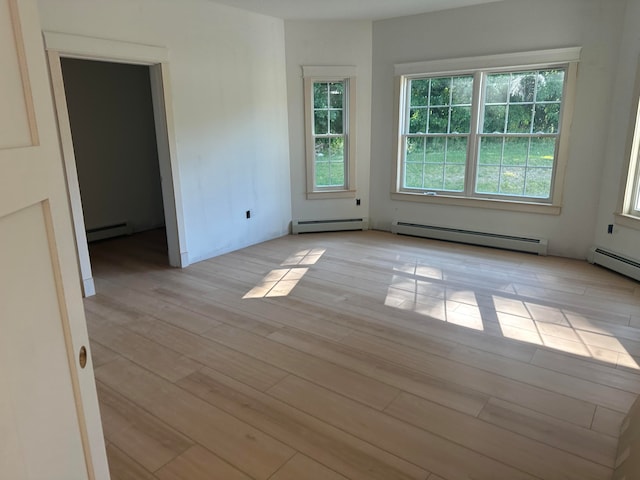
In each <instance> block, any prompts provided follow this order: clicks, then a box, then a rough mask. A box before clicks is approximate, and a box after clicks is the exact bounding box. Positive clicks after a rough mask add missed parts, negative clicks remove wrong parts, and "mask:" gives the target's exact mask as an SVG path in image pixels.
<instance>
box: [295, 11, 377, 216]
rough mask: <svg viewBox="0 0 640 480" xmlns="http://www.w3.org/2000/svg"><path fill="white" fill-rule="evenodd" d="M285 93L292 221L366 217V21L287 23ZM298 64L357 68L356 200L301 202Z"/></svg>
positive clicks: (368, 45) (302, 166)
mask: <svg viewBox="0 0 640 480" xmlns="http://www.w3.org/2000/svg"><path fill="white" fill-rule="evenodd" d="M285 38H286V55H287V91H288V99H289V149H290V152H291V195H292V198H291V203H292V214H293V216H292V218H294V219H296V220H326V219H335V218H360V217H368V216H369V176H370V172H369V166H370V152H371V150H370V148H371V59H372V55H371V48H372V45H371V40H372V39H371V22H356V21H344V22H329V21H326V22H324V21H318V22H309V21H287V22H285ZM302 65H323V66H326V65H354V66H356V67H357V79H356V83H357V92H356V102H357V117H356V122H357V126H356V144H357V145H356V149H357V158H356V189H357V193H356V198H360V199H361V205H360V206H356V202H355V199H353V198H342V199H321V200H307V198H306V189H307V185H306V163H305V132H304V92H303V82H302Z"/></svg>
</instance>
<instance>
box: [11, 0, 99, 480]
mask: <svg viewBox="0 0 640 480" xmlns="http://www.w3.org/2000/svg"><path fill="white" fill-rule="evenodd" d="M0 66H1V67H0V478H2V479H7V480H23V479H24V480H83V479H96V480H106V479H108V478H109V473H108V468H107V464H106V456H105V453H104V439H103V437H102V428H101V425H100V415H99V412H98V403H97V398H96V393H95V381H94V378H93V370H92V366H91V359H90V354H89V352H88V347H89V344H88V339H87V332H86V324H85V319H84V311H83V308H82V299H81V295H80V283H79V276H78V267H77V260H76V257H75V248H74V239H73V234H72V227H71V222H70V213H69V205H68V201H67V194H66V188H65V181H64V173H63V167H62V161H61V155H60V147H59V141H58V134H57V127H56V124H55V117H54V115H53V105H52V100H51V93H50V86H49V81H48V76H47V69H46V64H45V57H44V49H43V44H42V34H41V32H40V24H39V19H38V11H37V8H36V4H35V0H0ZM83 348H84V350H83ZM84 351H86V352H87V357H88V359H87V363H86V365H85V367H84V368H82V366H81V364H84V361H83V357H84Z"/></svg>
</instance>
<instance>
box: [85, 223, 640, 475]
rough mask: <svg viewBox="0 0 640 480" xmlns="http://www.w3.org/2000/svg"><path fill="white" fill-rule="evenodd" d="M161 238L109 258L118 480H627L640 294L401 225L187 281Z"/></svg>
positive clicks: (104, 301)
mask: <svg viewBox="0 0 640 480" xmlns="http://www.w3.org/2000/svg"><path fill="white" fill-rule="evenodd" d="M159 241H160V243H158V242H159ZM161 243H162V237H161V235H159V234H158V232H151V233H147V234H143V235H138V236H134V237H130V238H126V239H118V240H114V241H109V242H103V243H99V244H96V245H94V246H93V247H92V251H91V255H92V262H93V268H94V275H95V278H96V284H97V291H98V294H97V295H96V296H95V297H92V298H89V299H86V302H85V306H86V312H87V321H88V326H89V333H90V337H91V349H92V354H93V360H94V368H95V374H96V379H97V382H98V394H99V398H100V406H101V412H102V418H103V425H104V431H105V437H106V440H107V453H108V457H109V462H110V466H111V472H112V478H113V479H114V480H131V479H160V480H177V479H180V480H205V479H206V480H211V479H220V480H248V479H257V480H265V479H271V480H344V479H357V480H372V479H377V480H393V479H421V480H425V479H428V480H441V479H446V480H454V479H487V480H496V479H497V480H501V479H504V480H515V479H533V478H537V479H551V480H556V479H565V478H566V479H576V480H590V479H593V480H596V479H609V478H610V477H611V473H612V467H613V466H614V460H615V449H616V445H617V436H618V431H619V428H620V423H621V421H622V418H623V416H624V414H625V413H626V412H627V410H628V409H629V408H630V406H631V404H632V403H633V401H634V400H635V398H636V396H637V395H638V394H639V393H640V370H638V364H640V284H639V283H637V282H634V281H632V280H629V279H627V278H624V277H622V276H618V275H617V274H614V273H612V272H609V271H606V270H604V269H602V268H599V267H595V266H592V265H589V264H588V263H586V262H580V261H573V260H567V259H559V258H552V257H546V258H545V257H537V256H532V255H526V254H519V253H513V252H505V251H498V250H491V249H483V248H476V247H470V246H461V245H455V244H449V243H442V242H434V241H429V240H425V239H416V238H409V237H399V236H394V235H391V234H388V233H383V232H353V233H333V234H311V235H300V236H289V237H284V238H281V239H278V240H274V241H271V242H267V243H264V244H260V245H256V246H253V247H250V248H246V249H244V250H241V251H237V252H235V253H231V254H228V255H224V256H221V257H218V258H215V259H212V260H208V261H205V262H201V263H197V264H194V265H192V266H190V267H188V268H186V269H184V270H179V269H170V268H168V267H166V266H164V263H166V260H165V258H166V253H165V252H164V251H163V248H162V247H161V246H158V245H161ZM636 362H637V363H636Z"/></svg>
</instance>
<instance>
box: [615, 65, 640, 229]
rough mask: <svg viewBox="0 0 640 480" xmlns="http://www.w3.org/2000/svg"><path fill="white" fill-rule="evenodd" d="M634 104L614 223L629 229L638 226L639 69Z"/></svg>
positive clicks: (639, 206)
mask: <svg viewBox="0 0 640 480" xmlns="http://www.w3.org/2000/svg"><path fill="white" fill-rule="evenodd" d="M637 77H638V80H637V83H638V85H636V93H635V102H634V107H635V109H634V112H633V113H634V114H635V116H634V117H633V120H635V121H634V122H632V124H631V135H630V142H629V143H630V145H629V147H628V150H627V155H628V156H627V159H628V162H629V168H628V169H627V170H625V174H626V182H625V187H624V190H623V195H624V196H623V198H622V207H621V208H620V210H619V212H620V214H619V215H618V216H617V218H616V222H617V223H619V224H622V225H625V226H628V227H631V228H638V227H639V226H640V225H639V224H638V221H640V158H639V155H640V67H639V68H638V75H637Z"/></svg>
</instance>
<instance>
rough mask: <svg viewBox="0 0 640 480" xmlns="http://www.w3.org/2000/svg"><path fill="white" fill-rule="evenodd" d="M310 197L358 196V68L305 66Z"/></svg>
mask: <svg viewBox="0 0 640 480" xmlns="http://www.w3.org/2000/svg"><path fill="white" fill-rule="evenodd" d="M303 73H304V83H305V129H306V152H307V153H306V157H307V198H310V199H317V198H336V197H354V196H355V138H354V137H355V135H354V133H355V68H354V67H303Z"/></svg>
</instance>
